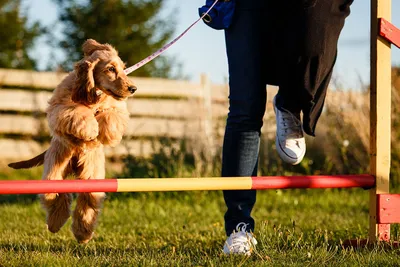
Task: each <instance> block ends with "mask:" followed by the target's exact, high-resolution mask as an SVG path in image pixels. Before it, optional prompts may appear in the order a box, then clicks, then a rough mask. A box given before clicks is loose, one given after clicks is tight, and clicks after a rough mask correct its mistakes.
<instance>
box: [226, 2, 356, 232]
mask: <svg viewBox="0 0 400 267" xmlns="http://www.w3.org/2000/svg"><path fill="white" fill-rule="evenodd" d="M352 1H353V0H287V1H277V0H275V1H270V0H237V6H236V10H235V14H234V17H233V21H232V24H231V26H230V27H229V28H228V29H226V30H225V41H226V51H227V56H228V66H229V113H228V118H227V123H226V130H225V136H224V143H223V152H222V176H223V177H227V176H228V177H231V176H256V175H257V169H258V154H259V146H260V135H261V127H262V125H263V116H264V113H265V105H266V85H267V84H274V85H278V86H279V92H278V96H277V106H278V108H280V107H282V108H285V109H287V110H289V111H292V112H300V111H301V112H303V128H304V131H305V132H306V133H307V134H309V135H314V131H315V127H316V124H317V121H318V118H319V116H320V114H321V111H322V108H323V104H324V100H325V95H326V91H327V88H328V84H329V81H330V78H331V74H332V69H333V66H334V63H335V59H336V50H337V41H338V39H339V35H340V31H341V29H342V27H343V25H344V21H345V18H346V17H347V16H348V15H349V13H350V5H351V3H352ZM223 193H224V200H225V203H226V205H227V212H226V213H225V216H224V219H225V231H226V234H227V235H230V234H231V233H232V231H233V230H235V228H236V225H237V224H239V223H241V222H244V223H246V224H248V225H247V227H246V230H247V231H253V230H254V219H253V218H252V217H251V211H252V209H253V206H254V204H255V202H256V191H254V190H242V191H224V192H223Z"/></svg>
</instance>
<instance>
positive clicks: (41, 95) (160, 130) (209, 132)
mask: <svg viewBox="0 0 400 267" xmlns="http://www.w3.org/2000/svg"><path fill="white" fill-rule="evenodd" d="M66 75H67V74H66V73H57V72H35V71H25V70H10V69H0V160H4V159H6V160H13V159H23V158H27V157H31V156H34V155H36V154H38V153H41V152H42V151H43V150H45V149H46V147H47V145H48V144H47V143H46V140H49V138H50V137H49V129H48V125H47V121H46V118H45V110H46V108H47V101H48V99H49V98H50V97H51V94H52V90H54V88H55V87H56V86H57V85H58V84H59V83H60V82H61V81H62V79H64V78H65V77H66ZM131 79H132V80H133V82H134V83H135V84H136V85H137V87H138V91H137V92H136V93H135V95H134V96H133V97H132V98H130V99H128V110H129V112H130V114H131V118H130V122H129V126H128V129H127V132H126V135H125V139H124V140H123V141H122V142H121V144H120V145H118V146H117V147H115V148H110V147H107V148H106V155H107V156H108V157H113V156H122V155H127V154H131V155H135V156H144V157H146V156H149V155H151V153H152V152H153V150H154V148H155V146H157V144H155V141H153V140H154V139H157V138H161V137H166V138H173V139H182V138H187V139H189V140H191V139H194V140H196V142H199V140H200V141H201V142H203V143H214V140H215V139H216V138H220V137H221V136H222V135H223V131H224V126H225V118H226V115H227V113H228V102H227V101H228V87H227V85H218V84H213V83H211V82H210V81H209V79H208V78H207V76H205V75H202V76H201V79H200V82H199V83H195V82H189V81H179V80H168V79H158V78H139V77H133V78H131ZM275 93H276V89H274V88H271V90H268V94H269V97H268V98H269V99H272V97H273V95H274V94H275ZM39 140H40V141H41V142H39Z"/></svg>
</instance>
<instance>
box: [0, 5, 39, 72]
mask: <svg viewBox="0 0 400 267" xmlns="http://www.w3.org/2000/svg"><path fill="white" fill-rule="evenodd" d="M27 21H28V18H27V17H26V16H24V15H23V14H22V12H21V1H19V0H0V29H1V31H0V67H1V68H16V69H33V68H35V67H36V61H35V60H34V59H33V58H32V57H31V56H29V54H28V52H29V50H30V49H31V48H32V46H33V44H34V41H35V39H36V38H37V37H39V36H40V35H41V34H42V33H43V29H42V28H41V27H40V24H39V23H38V22H36V23H34V24H32V25H28V22H27Z"/></svg>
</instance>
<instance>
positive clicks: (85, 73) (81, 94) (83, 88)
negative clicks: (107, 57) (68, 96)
mask: <svg viewBox="0 0 400 267" xmlns="http://www.w3.org/2000/svg"><path fill="white" fill-rule="evenodd" d="M99 61H100V60H99V59H96V60H95V61H93V62H90V61H88V60H81V61H79V62H78V63H77V64H76V65H75V73H76V79H75V84H74V87H73V88H72V101H74V102H77V103H82V104H85V105H90V104H95V103H96V102H97V101H98V98H99V97H98V96H97V94H96V85H95V81H94V76H93V72H94V68H95V66H96V64H97V63H98V62H99Z"/></svg>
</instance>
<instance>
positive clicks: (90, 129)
mask: <svg viewBox="0 0 400 267" xmlns="http://www.w3.org/2000/svg"><path fill="white" fill-rule="evenodd" d="M98 135H99V124H98V123H97V121H96V120H95V119H94V118H93V119H90V120H88V119H86V120H81V121H80V122H78V123H77V126H76V137H78V138H79V139H82V140H85V141H91V140H94V139H96V137H97V136H98Z"/></svg>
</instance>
